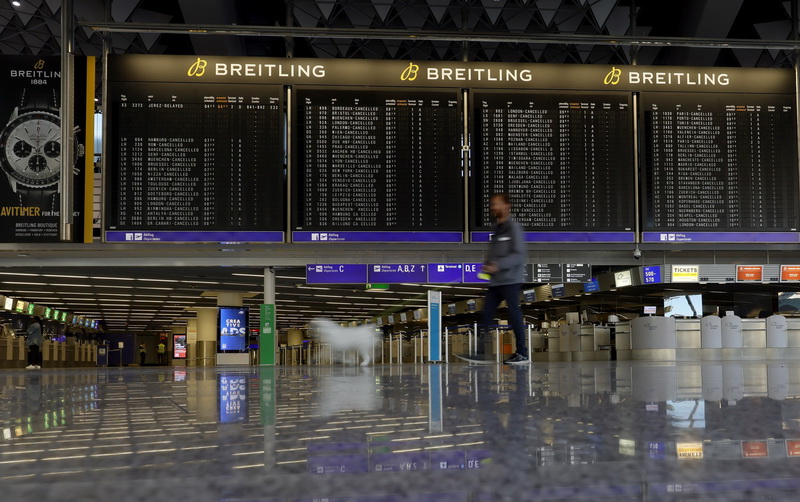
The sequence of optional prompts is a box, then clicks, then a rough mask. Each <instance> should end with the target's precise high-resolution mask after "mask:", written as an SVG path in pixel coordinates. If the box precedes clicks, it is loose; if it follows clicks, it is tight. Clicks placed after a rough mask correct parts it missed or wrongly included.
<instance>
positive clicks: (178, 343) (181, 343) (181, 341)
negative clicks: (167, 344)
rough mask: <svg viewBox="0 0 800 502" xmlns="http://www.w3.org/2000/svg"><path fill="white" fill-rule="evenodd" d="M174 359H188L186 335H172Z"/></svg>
mask: <svg viewBox="0 0 800 502" xmlns="http://www.w3.org/2000/svg"><path fill="white" fill-rule="evenodd" d="M172 358H173V359H186V335H172Z"/></svg>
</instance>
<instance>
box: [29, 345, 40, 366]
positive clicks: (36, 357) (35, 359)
mask: <svg viewBox="0 0 800 502" xmlns="http://www.w3.org/2000/svg"><path fill="white" fill-rule="evenodd" d="M28 364H29V365H32V366H41V365H42V353H41V351H40V350H39V346H38V345H30V346H28Z"/></svg>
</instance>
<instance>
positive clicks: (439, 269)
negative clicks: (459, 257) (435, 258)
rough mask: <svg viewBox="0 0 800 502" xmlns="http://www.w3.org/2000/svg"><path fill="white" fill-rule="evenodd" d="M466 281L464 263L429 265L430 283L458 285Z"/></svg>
mask: <svg viewBox="0 0 800 502" xmlns="http://www.w3.org/2000/svg"><path fill="white" fill-rule="evenodd" d="M463 280H464V264H463V263H428V282H430V283H434V284H438V283H441V284H449V283H458V282H462V281H463Z"/></svg>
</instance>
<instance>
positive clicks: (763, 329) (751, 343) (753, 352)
mask: <svg viewBox="0 0 800 502" xmlns="http://www.w3.org/2000/svg"><path fill="white" fill-rule="evenodd" d="M766 358H767V324H766V322H764V319H742V359H743V360H752V361H761V360H764V359H766Z"/></svg>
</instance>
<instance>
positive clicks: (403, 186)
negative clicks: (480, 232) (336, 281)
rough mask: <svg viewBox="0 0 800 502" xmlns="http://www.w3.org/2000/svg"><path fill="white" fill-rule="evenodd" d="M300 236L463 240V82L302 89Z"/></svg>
mask: <svg viewBox="0 0 800 502" xmlns="http://www.w3.org/2000/svg"><path fill="white" fill-rule="evenodd" d="M295 101H296V104H297V106H296V110H297V113H296V114H295V120H296V124H295V125H294V127H293V129H294V130H295V132H296V136H295V142H294V144H295V146H296V149H297V150H296V155H295V163H294V165H293V183H294V186H293V190H292V193H293V202H294V203H293V208H294V209H293V240H294V241H296V242H304V241H308V242H337V241H338V242H365V241H372V242H377V241H383V242H462V241H463V219H464V218H463V212H464V209H463V204H464V195H463V194H464V178H463V175H462V171H463V168H462V154H461V137H462V130H463V126H462V118H461V117H462V114H461V105H460V100H459V97H458V93H457V92H455V91H449V92H442V91H430V92H428V91H417V90H409V89H385V90H368V89H363V90H344V89H325V90H315V89H302V88H301V89H298V90H297V92H296V93H295Z"/></svg>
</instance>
